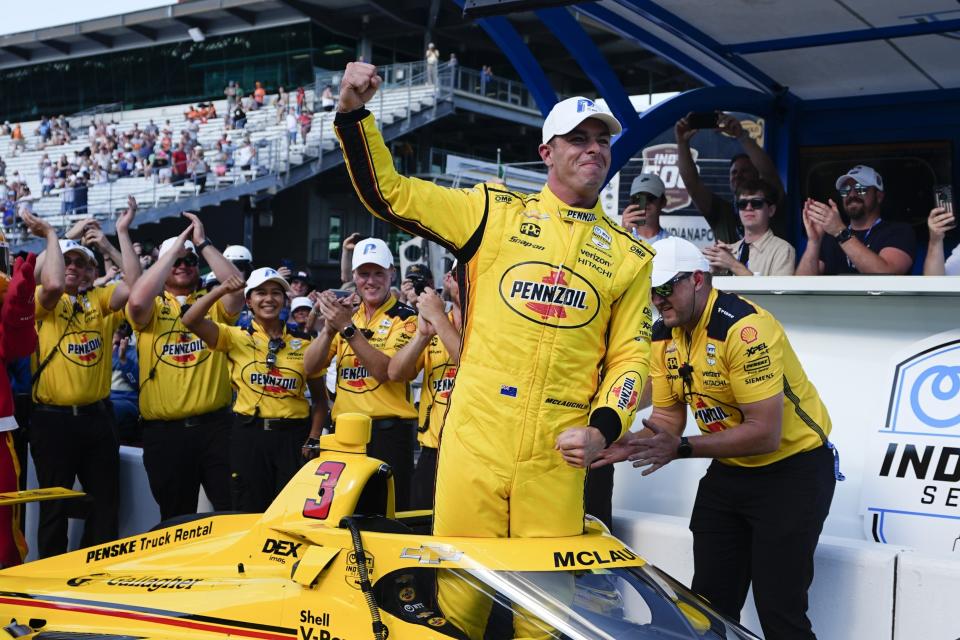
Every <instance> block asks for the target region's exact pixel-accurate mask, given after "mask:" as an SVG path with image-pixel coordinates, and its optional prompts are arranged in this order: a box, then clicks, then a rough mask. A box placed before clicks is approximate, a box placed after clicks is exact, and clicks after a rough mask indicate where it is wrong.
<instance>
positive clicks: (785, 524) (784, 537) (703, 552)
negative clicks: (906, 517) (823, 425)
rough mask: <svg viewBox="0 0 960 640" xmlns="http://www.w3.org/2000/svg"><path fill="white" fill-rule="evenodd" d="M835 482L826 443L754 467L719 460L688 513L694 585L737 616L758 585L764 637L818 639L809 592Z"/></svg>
mask: <svg viewBox="0 0 960 640" xmlns="http://www.w3.org/2000/svg"><path fill="white" fill-rule="evenodd" d="M835 484H836V480H835V479H834V475H833V453H832V452H831V451H830V450H829V449H827V448H826V447H820V448H818V449H814V450H813V451H808V452H806V453H799V454H796V455H794V456H791V457H789V458H787V459H785V460H780V461H779V462H775V463H773V464H770V465H767V466H766V467H760V468H753V469H748V468H741V467H731V466H728V465H724V464H721V463H719V462H716V461H714V462H713V463H712V464H711V465H710V467H709V468H708V469H707V473H706V475H704V477H703V478H702V479H701V480H700V488H699V490H698V491H697V499H696V502H695V503H694V506H693V515H692V516H691V518H690V530H691V531H692V532H693V562H694V576H693V584H692V588H693V590H694V591H696V592H697V593H699V594H700V595H702V596H704V597H705V598H707V599H708V600H709V601H710V603H711V604H712V605H713V606H714V607H716V608H717V609H718V610H719V611H721V612H723V613H725V614H726V615H727V616H729V617H731V618H733V619H734V620H739V618H740V610H741V609H742V608H743V603H744V600H746V597H747V589H748V588H749V586H750V583H751V582H753V596H754V600H755V601H756V605H757V613H758V614H759V617H760V625H761V626H762V627H763V634H764V636H765V637H767V638H771V639H773V638H775V639H776V640H791V639H793V638H802V639H809V638H816V636H815V635H814V633H813V630H812V628H811V625H810V620H809V619H808V618H807V590H808V589H809V588H810V583H811V582H812V581H813V554H814V551H815V550H816V548H817V540H818V539H819V537H820V531H821V530H822V529H823V521H824V520H825V519H826V517H827V513H828V512H829V510H830V502H831V501H832V500H833V489H834V485H835Z"/></svg>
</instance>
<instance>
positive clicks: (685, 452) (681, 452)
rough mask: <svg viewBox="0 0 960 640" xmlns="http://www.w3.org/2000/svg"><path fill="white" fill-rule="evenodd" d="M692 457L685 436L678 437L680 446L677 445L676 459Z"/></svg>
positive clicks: (688, 442)
mask: <svg viewBox="0 0 960 640" xmlns="http://www.w3.org/2000/svg"><path fill="white" fill-rule="evenodd" d="M692 455H693V447H692V446H690V441H689V440H687V436H680V444H678V445H677V457H678V458H689V457H690V456H692Z"/></svg>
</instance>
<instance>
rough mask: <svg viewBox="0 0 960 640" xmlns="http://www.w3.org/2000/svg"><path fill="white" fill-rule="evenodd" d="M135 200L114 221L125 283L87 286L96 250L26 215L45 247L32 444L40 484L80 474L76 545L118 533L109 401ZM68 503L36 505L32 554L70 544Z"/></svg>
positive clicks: (132, 269)
mask: <svg viewBox="0 0 960 640" xmlns="http://www.w3.org/2000/svg"><path fill="white" fill-rule="evenodd" d="M135 213H136V205H135V203H133V204H132V205H131V206H130V207H129V208H128V209H127V210H126V211H125V212H124V213H123V214H122V215H121V216H120V217H119V218H118V219H117V223H116V230H117V238H118V240H119V242H120V253H121V257H122V259H121V262H122V264H123V280H121V281H119V282H114V283H111V284H108V285H107V286H105V287H98V288H94V289H88V287H90V285H91V284H92V283H93V280H94V278H95V277H96V265H97V261H96V256H95V255H94V253H93V251H91V250H90V249H88V248H87V247H85V246H83V245H82V244H80V243H78V242H76V241H75V240H60V241H57V237H56V232H54V231H53V229H51V228H50V226H49V224H47V223H46V222H45V221H43V220H41V219H39V218H36V217H34V216H32V215H30V214H29V213H23V219H24V222H25V223H26V224H27V226H28V227H30V228H39V227H44V228H45V230H46V238H47V247H46V251H45V252H44V254H43V255H42V256H41V258H40V259H38V261H37V262H38V263H39V266H38V269H39V270H40V285H39V286H38V287H37V295H36V321H37V337H38V339H39V345H38V347H37V353H36V356H35V358H34V359H33V362H32V371H33V377H32V394H33V402H34V407H33V416H32V420H31V423H30V451H31V454H32V456H33V462H34V465H35V466H36V470H37V482H38V484H39V486H40V487H67V488H70V487H73V483H74V480H75V479H79V480H80V483H81V484H82V485H83V490H84V491H85V492H86V493H87V495H88V496H90V498H91V499H90V501H89V503H88V512H87V516H86V522H85V524H84V529H83V536H82V538H81V543H80V545H81V546H83V547H86V546H90V545H93V544H99V543H102V542H106V541H108V540H114V539H115V538H116V537H117V535H118V531H117V529H118V520H117V518H118V514H117V509H118V496H119V488H118V485H119V481H120V478H119V465H120V459H119V441H118V439H117V433H116V426H115V425H114V421H113V409H112V407H111V406H110V400H109V398H110V376H111V371H112V364H113V361H112V358H111V352H110V345H111V344H112V340H113V332H114V330H115V329H116V327H117V325H119V323H120V322H121V321H122V319H123V314H122V309H123V305H125V304H126V302H127V297H128V295H129V292H130V287H131V286H134V283H135V282H136V280H137V278H138V277H139V275H140V260H139V259H138V257H137V255H136V253H135V252H134V250H133V243H132V242H131V241H130V234H129V228H130V223H131V222H132V221H133V218H134V215H135ZM70 507H71V505H70V504H68V503H67V502H65V501H62V500H51V501H45V502H41V503H40V519H39V523H38V527H37V553H38V555H39V556H40V557H41V558H46V557H49V556H53V555H57V554H60V553H64V552H65V551H66V550H67V514H68V509H69V508H70Z"/></svg>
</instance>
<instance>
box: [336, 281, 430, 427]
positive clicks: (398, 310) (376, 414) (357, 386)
mask: <svg viewBox="0 0 960 640" xmlns="http://www.w3.org/2000/svg"><path fill="white" fill-rule="evenodd" d="M416 313H417V312H416V311H414V310H413V307H410V306H408V305H405V304H404V303H402V302H400V301H399V300H397V299H396V298H395V297H394V296H393V295H392V294H391V295H390V296H388V297H387V300H386V302H384V303H383V304H382V305H380V307H379V308H378V309H377V310H376V312H375V313H374V314H373V317H372V318H370V322H367V318H366V314H365V313H364V311H363V305H360V307H359V308H358V309H357V312H356V313H355V314H353V324H355V325H356V327H357V331H358V332H361V333H363V334H364V336H366V338H367V341H368V342H369V343H370V344H371V346H373V348H374V349H376V350H377V351H382V352H383V353H385V354H387V355H388V356H391V357H392V356H393V355H394V354H396V353H397V351H399V350H400V348H401V347H403V346H404V345H405V344H407V343H408V342H410V340H411V339H412V338H413V336H414V334H416V332H417V315H416ZM334 355H336V356H337V397H336V400H334V403H333V410H332V411H331V415H332V417H333V420H334V422H336V420H337V416H339V415H340V414H341V413H362V414H364V415H368V416H370V417H371V418H374V419H377V418H416V417H417V410H416V409H415V408H414V406H413V402H412V400H411V398H410V385H409V384H407V383H406V382H389V381H388V382H382V383H381V382H378V381H377V379H376V378H374V377H373V376H372V375H370V374H369V373H368V372H367V368H366V367H364V366H363V364H362V363H361V362H360V359H359V358H357V356H356V354H355V353H354V352H353V347H351V346H350V343H348V342H347V341H346V340H344V339H343V338H342V337H341V336H340V334H339V333H338V334H337V335H335V336H334V338H333V340H332V341H331V342H330V351H329V353H328V354H327V360H326V361H327V362H330V360H332V359H333V356H334Z"/></svg>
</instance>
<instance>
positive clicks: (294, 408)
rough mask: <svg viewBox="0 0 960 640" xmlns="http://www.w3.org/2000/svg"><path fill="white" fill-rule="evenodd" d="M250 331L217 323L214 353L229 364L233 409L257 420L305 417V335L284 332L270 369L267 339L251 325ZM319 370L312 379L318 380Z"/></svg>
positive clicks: (268, 338) (308, 407)
mask: <svg viewBox="0 0 960 640" xmlns="http://www.w3.org/2000/svg"><path fill="white" fill-rule="evenodd" d="M250 327H251V329H250V330H249V331H248V330H247V329H243V328H241V327H231V326H227V325H225V324H218V328H219V329H220V334H219V337H218V339H217V346H216V347H214V348H215V349H216V350H217V351H222V352H223V353H225V354H226V355H227V359H228V360H229V361H230V378H231V380H232V381H233V386H234V388H235V389H236V390H237V399H236V401H235V402H234V405H233V410H234V411H235V412H236V413H240V414H243V415H245V416H254V415H256V416H259V417H261V418H308V417H310V403H309V402H308V401H307V398H306V396H305V395H304V394H305V392H306V387H307V384H306V378H305V376H304V372H303V354H304V353H305V352H306V350H307V347H308V346H310V338H309V336H307V335H305V334H299V333H297V334H293V333H290V332H288V331H287V330H286V329H284V334H283V338H282V340H283V346H282V347H281V348H280V349H278V350H277V361H276V364H275V365H274V366H273V367H269V366H268V365H267V354H268V352H269V343H270V336H268V335H267V334H266V332H264V331H263V328H262V327H261V326H260V325H259V324H257V322H255V321H254V322H253V323H252V324H251V325H250ZM325 375H326V371H320V372H318V373H317V374H316V375H314V376H311V377H312V378H321V377H323V376H325Z"/></svg>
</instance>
